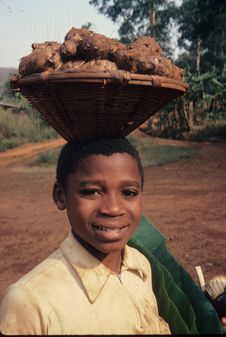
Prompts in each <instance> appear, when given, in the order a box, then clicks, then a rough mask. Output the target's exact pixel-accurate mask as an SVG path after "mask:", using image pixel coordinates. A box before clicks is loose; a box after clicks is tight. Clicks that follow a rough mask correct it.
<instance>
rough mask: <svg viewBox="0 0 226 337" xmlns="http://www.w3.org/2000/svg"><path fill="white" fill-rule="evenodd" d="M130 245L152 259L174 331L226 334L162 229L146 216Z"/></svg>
mask: <svg viewBox="0 0 226 337" xmlns="http://www.w3.org/2000/svg"><path fill="white" fill-rule="evenodd" d="M128 244H129V245H130V246H131V247H134V248H136V249H138V250H139V251H140V252H141V253H142V254H144V255H145V256H146V258H147V259H148V260H149V262H150V264H151V267H152V282H153V290H154V293H155V295H156V299H157V302H158V307H159V314H160V316H161V317H163V318H164V319H165V320H166V321H167V322H168V324H169V326H170V330H171V332H172V333H173V334H223V333H224V329H223V327H222V325H221V323H220V321H219V318H218V315H217V313H216V311H215V309H214V308H213V306H212V305H211V303H210V302H209V301H208V299H207V298H206V297H205V295H204V294H203V293H202V291H201V289H200V288H199V287H198V286H197V285H196V284H195V282H194V281H193V279H192V278H191V276H190V275H189V273H188V272H186V270H185V269H184V268H183V267H182V266H181V265H180V264H179V263H178V262H177V261H176V259H175V258H174V257H173V256H172V255H171V254H170V252H169V251H168V249H167V247H166V243H165V239H164V237H163V236H162V234H161V233H160V231H159V230H158V229H157V228H156V227H155V226H154V225H153V224H152V223H150V222H149V220H148V219H147V218H145V217H144V216H142V218H141V222H140V225H139V226H138V229H137V231H136V232H135V233H134V234H133V236H132V237H131V238H130V240H129V242H128Z"/></svg>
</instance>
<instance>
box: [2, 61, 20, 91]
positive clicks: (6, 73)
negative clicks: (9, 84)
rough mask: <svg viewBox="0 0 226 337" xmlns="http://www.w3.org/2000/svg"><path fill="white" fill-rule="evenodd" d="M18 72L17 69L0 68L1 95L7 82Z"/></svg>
mask: <svg viewBox="0 0 226 337" xmlns="http://www.w3.org/2000/svg"><path fill="white" fill-rule="evenodd" d="M16 71H17V69H16V68H4V67H0V93H1V92H2V89H3V85H4V83H5V81H6V80H7V79H8V78H9V75H10V74H12V73H15V72H16Z"/></svg>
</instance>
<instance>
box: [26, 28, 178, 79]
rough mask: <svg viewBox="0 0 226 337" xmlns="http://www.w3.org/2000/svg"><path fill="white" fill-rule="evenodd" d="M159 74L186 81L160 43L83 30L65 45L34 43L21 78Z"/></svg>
mask: <svg viewBox="0 0 226 337" xmlns="http://www.w3.org/2000/svg"><path fill="white" fill-rule="evenodd" d="M118 69H119V70H125V71H128V72H131V73H134V74H146V75H159V76H164V77H168V78H172V79H175V80H179V81H180V80H182V78H183V70H182V69H181V68H179V67H177V66H176V65H174V64H173V62H172V61H171V60H170V59H167V58H165V57H164V56H163V51H162V49H161V48H160V46H159V44H158V42H157V41H156V40H155V39H154V38H152V37H150V36H144V37H139V38H137V39H136V40H135V41H133V42H132V43H130V44H127V45H126V44H123V43H121V42H119V41H117V40H116V39H112V38H108V37H106V36H104V35H101V34H97V33H94V32H93V31H91V30H88V29H83V28H80V29H79V28H74V27H73V28H71V29H70V31H69V32H68V33H67V34H66V36H65V38H64V42H63V43H62V44H61V43H58V42H52V41H47V42H44V43H33V44H32V53H31V54H29V55H27V56H24V57H22V59H21V61H20V64H19V75H20V77H23V76H26V75H31V74H35V73H42V72H46V71H47V72H56V71H62V72H111V71H113V70H118Z"/></svg>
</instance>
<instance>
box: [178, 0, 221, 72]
mask: <svg viewBox="0 0 226 337" xmlns="http://www.w3.org/2000/svg"><path fill="white" fill-rule="evenodd" d="M176 20H177V24H178V25H179V32H180V34H181V35H180V39H179V46H180V47H183V48H185V50H186V51H187V53H189V54H190V60H191V61H192V63H191V64H190V67H191V70H193V71H196V72H197V73H198V74H199V73H200V72H201V73H202V72H206V71H208V70H209V69H210V68H211V67H212V66H215V67H216V69H217V71H219V72H221V70H222V69H223V68H224V63H225V59H226V6H225V0H184V1H183V2H182V4H181V6H180V8H179V10H178V16H177V19H176Z"/></svg>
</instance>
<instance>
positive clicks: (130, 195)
mask: <svg viewBox="0 0 226 337" xmlns="http://www.w3.org/2000/svg"><path fill="white" fill-rule="evenodd" d="M122 194H123V195H124V196H125V197H128V198H133V197H136V196H137V195H138V194H139V191H137V190H132V189H125V190H123V191H122Z"/></svg>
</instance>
